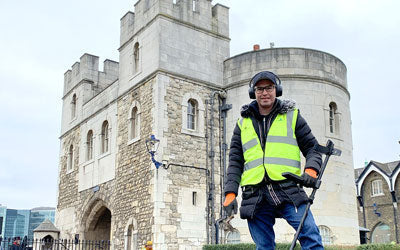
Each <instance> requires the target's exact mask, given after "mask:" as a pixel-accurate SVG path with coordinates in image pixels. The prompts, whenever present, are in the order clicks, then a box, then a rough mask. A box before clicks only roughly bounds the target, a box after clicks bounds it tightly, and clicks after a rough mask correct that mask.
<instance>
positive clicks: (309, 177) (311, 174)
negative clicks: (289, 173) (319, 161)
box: [301, 168, 317, 188]
mask: <svg viewBox="0 0 400 250" xmlns="http://www.w3.org/2000/svg"><path fill="white" fill-rule="evenodd" d="M301 178H303V185H304V186H305V187H310V188H313V187H315V185H316V184H317V171H315V170H314V169H312V168H306V169H305V170H304V173H303V175H302V176H301Z"/></svg>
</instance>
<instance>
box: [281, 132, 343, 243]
mask: <svg viewBox="0 0 400 250" xmlns="http://www.w3.org/2000/svg"><path fill="white" fill-rule="evenodd" d="M333 146H334V145H333V142H332V141H331V140H328V142H327V143H326V146H325V147H324V146H321V145H318V146H317V148H316V151H318V152H320V153H322V154H325V155H326V156H325V159H324V162H323V163H322V165H321V169H320V171H319V175H318V178H317V182H316V184H315V186H314V187H313V188H312V189H313V191H312V192H311V195H310V197H309V199H308V202H307V206H306V209H305V211H304V214H303V216H302V217H301V221H300V224H299V227H298V228H297V231H296V234H295V235H294V238H293V241H292V245H291V246H290V250H293V249H294V247H295V246H296V242H297V239H298V238H299V234H300V232H301V229H302V228H303V224H304V220H305V219H306V217H307V214H308V211H309V210H310V206H311V204H312V203H313V201H314V197H315V193H316V192H317V189H318V188H319V187H320V186H321V178H322V175H323V174H324V171H325V168H326V164H327V163H328V160H329V157H330V156H331V155H337V156H340V155H341V154H342V151H340V150H339V149H335V148H334V147H333ZM282 176H283V177H286V178H287V179H290V180H293V181H294V182H296V183H298V184H300V185H302V184H303V178H301V177H300V176H298V175H295V174H292V173H288V172H286V173H283V174H282Z"/></svg>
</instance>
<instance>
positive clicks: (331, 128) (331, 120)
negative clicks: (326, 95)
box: [329, 102, 337, 133]
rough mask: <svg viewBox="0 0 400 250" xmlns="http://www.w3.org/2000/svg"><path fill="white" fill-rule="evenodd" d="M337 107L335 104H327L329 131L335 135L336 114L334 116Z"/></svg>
mask: <svg viewBox="0 0 400 250" xmlns="http://www.w3.org/2000/svg"><path fill="white" fill-rule="evenodd" d="M336 110H337V106H336V103H334V102H331V103H330V104H329V131H330V132H331V133H336V132H337V131H336V129H337V128H336V124H337V114H336Z"/></svg>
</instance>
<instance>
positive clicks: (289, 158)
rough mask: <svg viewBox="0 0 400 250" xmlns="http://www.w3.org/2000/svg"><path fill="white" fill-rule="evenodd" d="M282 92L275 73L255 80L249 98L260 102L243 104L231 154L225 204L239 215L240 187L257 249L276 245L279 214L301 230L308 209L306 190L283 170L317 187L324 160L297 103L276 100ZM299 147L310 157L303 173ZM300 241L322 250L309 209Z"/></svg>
mask: <svg viewBox="0 0 400 250" xmlns="http://www.w3.org/2000/svg"><path fill="white" fill-rule="evenodd" d="M281 95H282V86H281V82H280V79H279V78H278V77H277V76H276V75H275V74H274V73H272V72H269V71H262V72H260V73H258V74H256V75H255V76H254V77H253V78H252V79H251V81H250V84H249V96H250V98H251V99H256V100H255V101H253V102H251V103H250V104H248V105H244V106H243V107H242V109H241V116H242V118H241V119H239V121H238V122H237V124H236V127H235V129H234V131H233V136H232V140H231V147H230V152H229V166H228V170H227V181H226V185H225V190H224V193H225V201H224V208H225V211H226V212H227V214H228V216H230V215H231V214H232V212H235V213H236V211H237V202H236V196H237V195H238V188H239V185H240V186H241V188H242V203H241V207H240V217H241V218H242V219H247V222H248V227H249V230H250V234H251V237H252V238H253V240H254V242H255V243H256V245H257V249H258V250H264V249H275V233H274V230H273V225H274V224H275V218H284V219H285V220H286V221H287V222H288V223H289V224H290V225H291V226H292V227H293V228H294V229H297V227H298V225H299V224H300V220H301V217H302V215H303V213H304V211H305V207H306V202H307V201H308V197H307V195H306V194H305V192H304V190H303V188H301V187H299V186H298V185H297V184H296V183H295V182H293V181H291V180H288V179H286V178H284V177H283V176H282V173H284V172H291V173H293V174H296V175H298V176H302V177H303V180H304V185H305V186H308V187H313V186H314V185H315V183H316V180H317V175H318V173H319V169H320V166H321V162H322V160H321V155H320V154H319V153H318V152H317V151H315V147H316V146H317V145H318V142H317V140H316V139H315V137H314V136H313V134H312V133H311V129H310V127H309V126H308V125H307V123H306V121H305V120H304V118H303V117H302V116H301V115H300V113H299V111H298V109H296V108H295V103H294V102H293V101H288V100H279V99H277V98H276V97H279V96H281ZM300 151H301V152H302V154H303V155H304V156H305V158H306V164H305V171H304V173H303V174H301V166H300ZM299 240H300V244H301V246H302V249H323V246H322V240H321V236H320V234H319V230H318V227H317V226H316V224H315V221H314V218H313V216H312V214H311V211H310V212H309V213H308V215H307V218H306V220H305V222H304V225H303V229H302V231H301V233H300V235H299Z"/></svg>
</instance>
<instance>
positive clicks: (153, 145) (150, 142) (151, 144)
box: [146, 135, 163, 169]
mask: <svg viewBox="0 0 400 250" xmlns="http://www.w3.org/2000/svg"><path fill="white" fill-rule="evenodd" d="M159 146H160V140H159V139H157V138H156V137H155V136H154V135H151V136H150V138H149V139H146V148H147V152H149V154H150V155H151V161H152V162H153V163H154V165H155V166H156V168H157V169H158V168H159V167H160V166H162V165H163V164H162V163H161V162H159V161H156V159H155V158H154V155H155V154H156V152H157V150H158V147H159Z"/></svg>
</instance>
